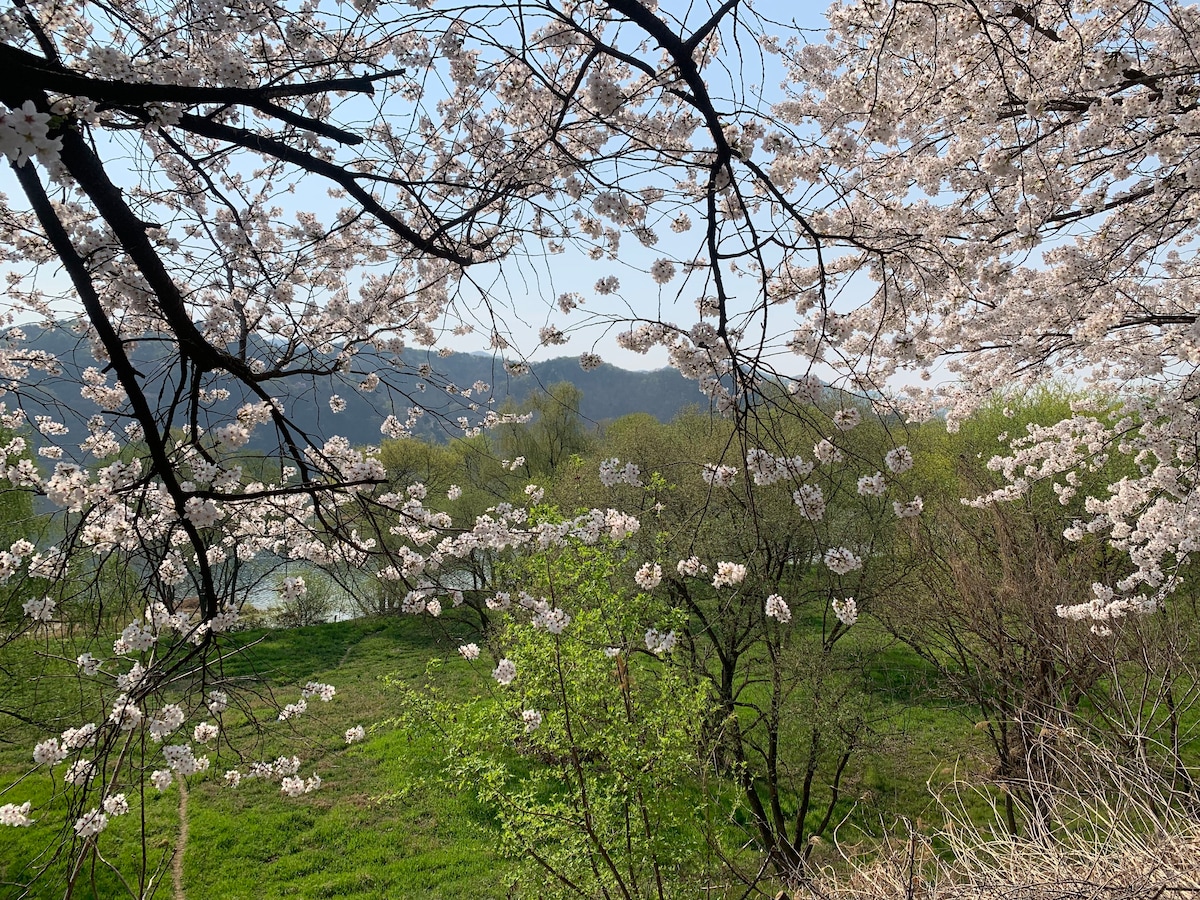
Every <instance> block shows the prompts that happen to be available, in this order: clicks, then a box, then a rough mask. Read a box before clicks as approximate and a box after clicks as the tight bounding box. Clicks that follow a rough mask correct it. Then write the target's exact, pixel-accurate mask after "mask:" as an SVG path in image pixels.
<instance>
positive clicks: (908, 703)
mask: <svg viewBox="0 0 1200 900" xmlns="http://www.w3.org/2000/svg"><path fill="white" fill-rule="evenodd" d="M443 624H448V625H450V627H451V629H452V630H456V631H459V632H462V634H459V635H456V637H457V638H463V637H468V634H467V631H468V629H467V626H465V625H459V626H455V625H454V624H453V623H452V622H449V623H443V622H436V623H435V622H432V621H431V620H429V619H427V618H413V617H401V618H393V619H375V620H356V621H351V622H341V623H335V624H330V625H323V626H314V627H311V628H304V629H296V630H292V631H265V632H263V631H259V632H246V633H243V634H239V635H235V636H234V637H233V640H234V642H235V645H236V646H238V647H241V648H244V649H245V652H244V653H239V654H236V655H234V656H232V657H229V658H228V659H227V660H226V661H225V663H224V667H223V674H224V676H225V677H227V678H243V677H244V678H246V679H247V682H250V681H254V682H255V683H258V684H263V685H265V686H266V687H267V688H268V689H269V690H270V692H271V694H272V695H273V696H274V697H275V698H276V700H277V701H278V702H279V703H287V702H292V701H294V700H295V699H297V698H298V696H299V691H300V688H301V687H302V686H303V684H304V683H305V682H306V681H309V680H318V681H327V682H329V683H332V684H334V685H335V686H336V687H337V690H338V693H337V696H336V697H335V699H334V700H333V701H332V702H331V703H329V704H322V703H319V702H317V701H315V700H312V701H310V704H309V713H308V714H306V715H304V716H301V717H299V718H297V719H294V720H292V721H290V722H288V723H286V724H285V725H284V726H273V727H272V728H270V729H268V731H267V733H266V734H264V733H263V732H262V731H261V730H259V729H256V728H254V727H253V726H252V724H251V722H250V721H249V720H247V719H246V718H245V717H244V716H241V715H240V714H237V713H235V712H234V711H233V710H231V711H230V712H229V713H227V714H226V715H225V725H226V737H227V740H228V743H224V742H223V743H222V744H221V746H220V748H219V750H218V753H217V756H216V758H215V759H214V762H213V766H212V770H211V772H210V773H208V774H207V775H205V776H203V777H200V778H193V779H191V781H190V783H189V790H188V805H187V810H188V815H187V824H188V839H187V844H186V847H185V851H184V854H183V883H184V887H185V890H186V893H187V896H188V897H190V898H193V900H194V898H239V897H245V898H252V900H267V898H272V897H342V898H368V897H429V898H447V900H449V898H473V900H484V898H492V897H495V898H500V897H506V896H508V891H509V886H510V885H511V884H512V883H513V882H514V880H515V878H516V871H517V870H516V867H515V866H516V864H515V863H514V862H512V861H510V860H507V859H505V858H503V857H502V855H501V854H500V852H499V837H500V835H499V832H498V827H497V825H496V823H495V820H494V818H493V816H492V814H491V812H490V811H489V810H488V809H486V808H484V807H483V806H482V805H480V804H479V803H478V802H476V800H475V798H474V797H473V796H471V795H470V792H466V793H464V792H454V791H451V790H449V789H447V787H446V784H447V781H446V779H445V778H444V777H443V773H444V769H443V766H444V762H445V759H444V747H443V745H442V743H441V742H440V741H439V740H438V738H437V736H436V733H435V732H434V731H433V730H432V729H426V730H421V731H418V732H416V733H412V732H410V731H408V730H406V729H403V728H401V727H400V726H398V725H396V724H390V723H393V722H394V720H395V719H396V718H397V717H398V716H399V715H400V713H401V710H400V692H399V691H398V690H397V689H396V688H395V687H394V686H389V683H388V681H389V680H392V679H394V680H395V681H400V682H404V683H408V684H411V685H417V684H420V683H422V682H423V681H424V680H425V678H426V673H427V670H428V668H429V665H430V662H431V661H432V660H433V659H435V658H440V659H441V660H442V661H443V662H442V663H441V664H440V665H439V666H437V683H438V686H439V689H440V690H441V691H442V692H443V694H444V695H445V696H446V697H448V698H450V699H454V698H461V699H467V698H468V697H470V696H472V695H474V694H476V693H477V692H478V691H479V690H480V687H481V676H480V674H479V672H480V670H479V669H472V668H471V667H470V666H469V665H468V664H466V663H465V662H463V661H462V660H461V659H459V658H458V655H457V653H456V652H455V647H456V645H457V643H458V642H459V641H458V640H457V639H456V640H451V639H449V638H448V637H447V636H446V635H445V632H444V630H443V628H442V626H443ZM8 649H9V650H11V649H12V648H11V647H10V648H8ZM29 649H30V650H32V647H31V648H29ZM6 652H7V651H6ZM56 652H57V653H59V655H66V654H63V653H61V651H56ZM8 655H9V657H11V656H12V655H13V654H11V653H9V654H8ZM26 655H27V656H28V658H25V657H22V659H23V661H19V666H23V668H21V669H20V671H21V673H22V674H23V675H24V676H25V678H24V679H23V680H22V681H21V683H22V684H23V685H24V687H23V688H22V690H24V691H25V692H26V693H25V694H24V695H22V697H23V699H22V702H25V701H28V702H30V703H33V704H35V705H36V706H37V708H38V709H39V710H42V711H45V710H47V709H50V708H52V707H54V706H55V705H56V704H57V705H60V706H63V707H64V709H65V710H66V711H65V712H64V713H63V721H66V722H69V723H71V724H74V723H77V722H78V718H76V715H77V714H76V710H78V709H81V708H83V707H84V701H85V700H86V698H84V697H82V696H81V695H80V694H79V689H78V687H76V686H75V685H76V682H75V680H74V679H70V678H66V677H62V678H58V677H49V678H46V677H43V678H41V679H40V680H39V686H38V687H37V688H36V693H34V692H33V691H34V689H33V687H32V686H31V683H30V680H29V676H31V675H33V674H35V672H37V671H40V672H41V674H42V675H43V676H47V675H48V676H57V675H67V674H69V673H70V671H71V670H72V669H73V666H71V665H69V663H68V662H67V661H65V660H63V661H59V660H46V659H44V658H40V657H37V658H35V657H34V656H32V655H30V654H26ZM98 655H99V654H98ZM17 656H18V657H21V654H17ZM485 668H486V667H485ZM482 678H483V680H486V679H485V677H482ZM928 678H929V672H928V670H927V668H926V667H925V666H924V665H923V664H922V663H921V662H920V661H919V660H918V659H916V657H915V656H913V655H912V654H911V653H910V652H908V651H907V650H905V649H904V648H903V647H901V646H899V645H892V646H889V647H888V648H887V649H886V651H885V652H883V653H881V654H879V655H878V657H876V658H875V659H874V661H873V668H872V672H871V678H870V685H871V688H870V689H871V691H872V693H873V695H874V697H873V699H874V700H875V701H876V702H877V703H878V704H879V705H880V706H881V707H882V708H884V709H885V710H886V712H887V718H888V722H887V737H886V739H885V740H883V741H882V742H881V743H880V744H879V746H877V747H876V748H875V749H872V750H871V751H869V752H868V753H866V754H865V756H864V757H863V758H862V760H861V763H860V764H858V765H857V766H856V767H855V769H854V770H853V771H852V773H851V774H850V775H849V776H848V777H847V779H846V782H845V784H844V786H843V798H844V799H843V800H842V801H841V803H840V804H839V806H838V809H837V814H836V815H837V819H838V820H840V819H842V818H846V819H847V820H848V822H849V824H850V825H851V826H852V827H851V828H850V829H847V831H845V832H843V834H849V833H851V832H852V831H853V829H854V828H857V829H858V831H859V833H861V834H863V835H869V834H872V833H877V832H878V831H879V828H880V827H881V825H880V823H881V822H882V823H885V824H886V823H887V822H890V821H895V820H896V818H897V817H899V816H907V817H909V818H911V819H913V820H914V821H918V820H925V821H932V822H933V824H935V825H936V824H937V822H936V811H935V810H933V804H932V802H931V799H930V795H929V792H928V789H927V786H926V781H927V780H928V779H929V778H930V777H931V776H933V777H934V778H935V780H936V779H938V778H944V780H946V781H948V780H949V778H950V776H951V775H952V774H953V765H954V760H955V759H956V758H957V757H976V759H975V760H973V761H968V763H967V764H966V768H968V769H971V768H973V767H975V766H976V763H977V762H978V757H979V753H980V751H979V738H978V735H977V734H976V733H975V732H973V730H972V729H971V726H970V722H971V716H970V714H969V711H965V710H963V709H960V708H955V707H952V706H950V705H948V704H945V703H940V702H937V701H936V700H935V699H934V698H933V696H932V695H931V694H930V692H929V691H927V690H926V688H927V686H928ZM10 703H11V701H10ZM255 712H256V713H257V714H259V715H265V714H269V707H267V705H266V704H265V703H264V704H262V708H260V709H257V710H255ZM357 724H362V725H364V726H366V727H368V737H367V740H366V741H364V742H363V743H361V744H357V745H354V746H352V747H347V746H346V745H345V743H344V740H343V737H342V734H343V732H344V731H345V730H346V729H347V728H349V727H351V726H353V725H357ZM372 726H374V727H372ZM63 727H66V725H63ZM60 730H61V729H60ZM21 731H22V729H20V728H18V729H15V730H14V731H13V733H12V734H11V735H9V734H6V735H5V738H6V739H10V740H11V741H12V743H10V744H5V745H3V746H0V783H3V784H8V783H11V781H12V780H13V779H14V778H15V777H19V776H20V775H21V774H22V773H23V772H25V771H27V770H28V768H29V765H28V762H27V760H28V753H29V748H30V747H31V746H32V742H33V740H36V739H39V738H42V737H45V736H47V734H29V733H20V732H21ZM49 733H53V732H49ZM231 748H237V750H238V752H239V753H240V754H241V756H240V757H239V756H236V755H235V754H234V751H233V750H232V749H231ZM293 753H295V754H297V755H299V756H300V757H301V759H302V760H303V763H302V767H301V772H300V774H301V775H304V776H307V775H309V774H312V773H313V772H316V773H318V774H319V775H320V776H321V778H322V780H323V786H322V788H321V789H320V790H319V791H318V792H315V793H313V794H309V795H305V796H302V797H300V798H295V799H291V798H287V797H285V796H283V795H282V794H281V793H280V791H279V788H278V785H277V784H276V783H274V782H267V781H257V780H253V779H245V780H243V782H242V784H241V786H240V787H238V788H237V789H230V788H228V787H225V786H224V785H223V784H222V783H221V775H222V773H223V772H224V771H225V769H227V768H233V767H235V766H240V767H241V768H242V769H243V771H244V770H245V768H246V765H247V764H248V763H250V762H252V761H254V760H256V759H267V760H269V759H273V758H275V757H276V756H279V755H283V754H286V755H289V756H290V755H292V754H293ZM529 762H530V761H527V760H524V759H518V760H516V763H517V765H516V766H515V768H514V771H517V772H518V773H519V771H520V766H521V765H523V764H525V763H529ZM530 764H531V765H537V763H530ZM49 788H50V785H49V781H48V780H47V779H45V778H44V777H42V774H41V773H37V774H35V775H34V776H33V777H31V778H29V779H27V780H26V781H25V782H24V783H23V784H22V786H21V788H20V795H19V799H21V800H24V799H30V800H33V801H34V805H35V807H37V806H39V804H44V803H45V801H46V800H47V798H48V797H49ZM697 796H699V794H698V795H697ZM727 796H728V795H727ZM9 799H17V797H16V795H14V796H12V797H11V798H5V800H4V802H9ZM179 801H180V792H179V786H178V785H177V784H176V785H173V786H172V787H171V788H169V789H168V790H167V791H166V792H164V793H162V794H159V793H157V792H156V791H154V789H153V788H152V787H148V788H147V793H146V796H145V801H144V809H145V811H146V819H147V824H146V843H147V846H148V848H149V853H150V866H151V868H152V869H154V868H156V867H158V866H159V865H160V864H162V868H161V870H160V872H159V880H160V884H161V887H160V889H159V891H158V893H157V894H156V896H157V897H159V898H163V897H171V896H172V893H173V892H172V887H171V870H170V866H169V857H168V854H169V853H170V851H171V848H172V847H173V846H174V844H175V842H176V839H177V836H178V833H179V824H180V823H179ZM697 802H699V801H697ZM138 805H139V804H136V803H135V808H136V807H137V806H138ZM57 812H58V813H59V814H58V815H57V816H56V815H55V809H54V808H51V809H49V810H46V811H45V813H44V814H43V815H42V816H41V817H40V820H39V822H38V823H37V824H36V825H35V826H34V827H33V828H30V829H3V830H0V880H3V881H4V882H7V883H0V898H8V897H13V898H15V897H26V896H27V897H31V898H32V897H57V896H62V883H61V877H58V878H55V877H50V878H48V879H46V880H44V881H42V882H39V883H38V885H37V886H35V888H34V889H32V890H31V891H29V892H27V893H23V892H22V891H21V890H19V889H17V888H15V887H12V883H13V882H20V881H24V880H26V879H27V878H28V877H29V875H30V874H31V872H32V870H31V869H30V868H29V861H30V860H34V859H36V858H37V854H38V853H39V852H41V850H42V848H43V847H45V846H47V845H48V844H52V843H54V842H55V840H56V839H57V837H58V836H59V831H58V830H57V829H56V824H57V823H59V822H61V821H62V820H63V816H62V815H61V813H62V810H57ZM138 825H139V823H138V821H137V819H136V816H134V815H131V816H127V817H123V818H121V819H117V820H114V821H113V824H112V825H110V828H109V830H108V831H107V832H106V833H105V835H104V838H103V839H102V841H101V849H102V851H103V852H104V853H105V855H106V857H108V858H109V859H111V860H112V861H113V862H114V863H115V864H116V865H117V867H118V868H120V869H121V870H122V871H125V872H129V871H135V870H136V869H137V868H138V862H139V860H138V856H139V855H140V852H141V849H140V848H141V844H142V841H141V835H140V834H139V829H138ZM59 827H61V826H59ZM818 855H819V856H820V855H822V854H818ZM88 874H89V876H90V873H88ZM118 895H119V884H118V883H117V881H116V878H115V877H114V876H112V875H111V873H107V872H105V871H104V870H103V868H99V867H98V868H97V870H96V873H95V887H94V888H93V887H92V884H91V881H90V877H89V880H88V882H87V883H86V884H82V883H81V885H80V889H79V891H78V892H77V894H76V896H80V897H85V898H90V897H96V898H104V897H111V896H118Z"/></svg>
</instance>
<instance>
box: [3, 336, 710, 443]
mask: <svg viewBox="0 0 1200 900" xmlns="http://www.w3.org/2000/svg"><path fill="white" fill-rule="evenodd" d="M22 330H23V331H24V332H25V334H26V338H27V340H26V341H24V342H22V346H23V347H25V348H28V349H30V350H35V351H44V352H46V353H48V354H51V355H53V356H54V357H55V358H57V359H58V361H59V364H60V367H61V371H59V372H58V373H54V374H48V373H40V372H38V373H34V374H33V375H32V376H31V377H30V378H29V379H27V387H26V388H24V389H23V396H22V406H23V407H24V408H25V411H26V413H27V414H28V416H29V417H30V419H31V420H32V419H33V418H34V417H35V416H39V415H47V416H50V417H51V418H53V419H55V420H57V421H60V422H62V423H63V424H65V425H67V426H68V427H69V428H70V429H71V436H72V438H74V437H75V436H76V435H78V439H77V440H75V441H71V443H77V442H78V441H79V440H82V439H83V438H84V436H86V434H87V420H88V418H89V417H90V416H92V415H95V414H96V413H99V412H101V411H102V410H101V409H100V408H99V407H98V406H97V405H96V404H94V403H93V402H92V401H90V400H86V399H84V398H82V397H81V395H80V388H81V386H82V384H83V378H82V376H83V372H84V370H85V369H87V368H89V367H94V368H97V369H102V368H103V366H102V364H101V363H97V362H96V361H95V360H94V359H93V358H92V355H91V353H90V351H89V349H88V347H87V345H86V343H85V342H84V341H82V340H81V338H80V337H79V336H78V335H76V334H75V333H74V332H73V331H71V330H70V329H69V328H67V327H61V328H53V329H41V328H36V327H33V326H23V328H22ZM165 349H166V348H165V345H163V344H159V343H157V342H155V341H153V340H149V341H143V342H141V343H140V344H139V345H138V346H137V347H136V348H135V349H134V350H133V352H132V356H133V360H134V363H135V365H136V366H137V368H138V371H139V372H141V373H142V374H143V375H144V376H146V378H147V379H148V382H149V390H150V392H151V393H152V394H153V395H154V396H155V397H156V398H157V397H162V398H169V397H171V396H172V395H179V394H181V393H184V392H185V391H186V386H181V384H180V377H181V376H180V373H179V372H178V370H177V369H176V368H175V367H174V366H172V365H171V359H170V358H168V356H167V355H166V353H165ZM256 350H258V351H259V355H261V356H262V357H263V358H265V359H270V358H271V357H272V356H273V355H274V354H275V353H276V352H278V351H277V350H276V349H275V348H274V346H273V345H271V344H270V343H268V342H265V341H264V342H261V346H260V347H258V348H256ZM372 369H375V370H378V371H379V372H380V373H381V375H383V373H386V375H384V376H383V380H384V381H385V383H386V387H385V386H381V387H379V388H378V389H376V390H375V391H373V392H370V393H367V392H364V391H362V390H360V389H359V387H358V385H359V383H360V382H361V381H362V379H363V377H364V375H365V373H366V372H368V371H370V370H372ZM113 380H114V379H113V378H112V377H111V375H110V377H109V381H110V383H111V382H112V381H113ZM562 381H567V382H570V383H571V384H573V385H575V386H576V387H577V388H578V389H579V390H580V391H581V392H582V394H583V399H582V402H581V408H580V410H579V412H580V415H581V416H582V418H583V419H584V421H585V423H587V424H588V425H598V424H603V423H605V422H608V421H612V420H613V419H617V418H620V417H621V416H624V415H628V414H630V413H635V412H644V413H649V414H650V415H652V416H654V417H655V418H657V419H659V420H660V421H664V422H665V421H669V420H670V419H672V418H674V417H675V415H676V414H677V413H679V412H680V411H681V410H683V409H684V408H686V407H689V406H693V405H697V404H705V403H706V402H707V401H706V398H705V397H704V396H703V395H702V394H701V393H700V392H699V390H698V387H697V385H696V383H695V382H693V381H688V380H687V379H685V378H684V377H683V376H681V375H680V374H679V373H678V372H676V371H675V370H674V369H658V370H655V371H650V372H636V371H630V370H627V369H620V368H617V367H616V366H612V365H608V364H603V365H601V366H599V367H598V368H596V369H594V370H592V371H589V372H585V371H583V370H582V369H581V368H580V366H579V362H578V360H577V359H575V358H573V357H560V358H558V359H551V360H546V361H545V362H540V363H534V364H532V365H531V367H530V371H529V372H528V373H526V374H523V375H510V374H509V373H508V372H507V371H506V370H505V367H504V364H503V361H502V360H500V359H498V358H496V357H494V356H491V355H488V354H480V353H454V354H451V355H449V356H446V357H439V356H437V355H436V354H434V353H430V352H428V351H425V350H416V349H406V350H404V351H403V352H402V353H401V354H400V356H399V358H394V357H388V356H383V355H375V356H374V358H372V354H370V353H366V352H364V353H362V354H360V355H359V356H358V357H356V358H355V363H354V372H352V373H349V374H347V375H346V376H343V377H341V378H340V381H335V380H331V379H328V378H304V377H296V378H292V379H287V380H285V381H279V382H272V383H269V384H268V385H266V388H267V390H268V391H269V392H270V393H271V395H272V396H274V397H276V398H278V399H279V400H280V401H281V402H282V403H283V404H284V408H285V410H286V412H287V415H288V416H289V418H290V419H291V420H292V421H293V422H294V423H295V425H296V426H297V427H298V428H299V429H300V430H302V431H304V432H305V433H307V434H309V435H312V436H314V437H316V436H328V435H330V434H340V435H343V436H345V437H346V438H347V439H349V440H350V441H351V442H352V443H354V444H355V445H360V446H361V445H368V444H378V443H379V441H380V440H381V434H380V430H379V428H380V425H382V424H383V422H384V419H385V418H386V417H387V416H388V415H389V414H391V415H395V416H396V417H397V418H399V419H401V420H404V419H405V418H407V415H408V413H407V411H408V408H409V407H411V406H423V407H427V408H429V409H430V410H431V412H430V414H428V415H426V416H424V417H423V418H422V419H420V420H419V423H418V426H417V429H416V431H417V433H418V434H419V435H421V436H423V437H426V438H428V439H433V440H444V439H447V438H448V437H451V436H453V435H454V434H455V433H458V429H457V427H456V425H455V423H456V420H457V419H458V417H459V416H466V417H467V418H468V419H469V420H471V421H472V422H474V421H476V420H478V419H479V418H480V417H481V416H482V415H483V414H484V412H485V411H486V410H487V409H495V410H497V411H499V410H500V409H502V408H503V407H504V406H505V404H506V402H508V401H510V400H511V401H512V402H513V403H517V404H519V403H520V402H521V401H522V400H524V399H525V398H526V397H528V396H529V395H530V394H531V393H533V392H535V391H537V390H539V389H542V388H546V387H549V386H550V385H553V384H556V383H558V382H562ZM223 382H228V379H222V378H221V376H220V375H211V376H208V378H207V379H206V380H205V381H204V383H203V384H202V385H201V386H202V387H203V388H205V389H208V390H212V389H215V388H229V385H228V383H223ZM478 382H483V383H485V384H487V385H488V386H489V390H488V391H487V392H486V393H484V394H482V395H480V394H479V393H478V391H477V390H476V389H475V387H474V386H475V385H476V384H477V383H478ZM447 385H453V386H454V387H453V389H452V391H451V392H450V393H449V394H447V393H446V392H445V390H444V389H445V387H446V386H447ZM463 391H470V393H471V396H470V398H464V397H463V396H462V393H463ZM335 393H336V394H337V395H338V396H339V397H341V398H342V399H343V400H344V401H345V404H346V406H345V409H344V410H343V411H342V412H340V413H338V414H334V413H333V412H332V410H331V409H330V406H329V399H330V395H332V394H335ZM252 399H255V398H254V397H252V396H251V395H249V394H248V393H245V392H243V393H239V394H233V395H230V396H229V397H223V396H221V395H219V394H218V395H217V396H215V397H213V398H212V399H211V401H210V402H209V403H208V404H207V405H206V412H207V416H206V419H207V421H205V420H202V421H201V422H200V424H201V426H202V427H210V428H211V427H215V426H218V425H221V424H225V423H227V422H228V421H229V420H230V419H231V418H232V417H233V415H234V413H235V411H236V410H237V408H238V407H239V406H241V405H242V404H243V403H245V402H247V401H248V400H252ZM489 399H490V400H491V401H492V402H491V403H490V404H489V403H488V400H489ZM155 402H163V401H161V400H156V401H155ZM470 404H476V405H477V409H475V410H471V409H470V408H469V406H470ZM10 406H11V400H10ZM265 437H266V435H265V430H264V434H263V435H262V436H261V438H265ZM260 449H261V447H260Z"/></svg>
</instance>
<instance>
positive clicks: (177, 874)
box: [171, 778, 188, 900]
mask: <svg viewBox="0 0 1200 900" xmlns="http://www.w3.org/2000/svg"><path fill="white" fill-rule="evenodd" d="M177 781H178V783H179V840H178V841H176V843H175V856H174V857H173V858H172V860H171V881H172V883H173V884H174V886H175V900H187V895H186V894H184V892H183V852H184V850H186V849H187V839H188V820H187V800H188V798H187V782H186V781H185V780H184V779H183V778H179V779H177Z"/></svg>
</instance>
